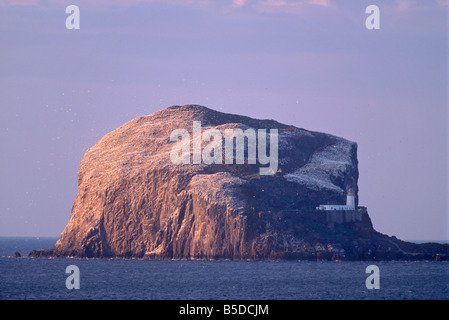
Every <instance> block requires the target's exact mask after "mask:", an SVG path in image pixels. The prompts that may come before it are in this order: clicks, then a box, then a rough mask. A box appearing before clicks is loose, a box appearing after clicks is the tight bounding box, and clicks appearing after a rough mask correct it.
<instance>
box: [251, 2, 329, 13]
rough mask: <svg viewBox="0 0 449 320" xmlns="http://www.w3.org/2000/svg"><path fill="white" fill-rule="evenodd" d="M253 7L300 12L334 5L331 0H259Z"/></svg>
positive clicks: (266, 11)
mask: <svg viewBox="0 0 449 320" xmlns="http://www.w3.org/2000/svg"><path fill="white" fill-rule="evenodd" d="M255 7H256V9H257V10H258V11H260V12H263V13H279V12H282V13H292V14H302V13H306V11H308V10H309V9H311V8H314V7H315V8H316V7H335V4H333V3H332V2H331V0H298V1H293V0H264V1H259V2H258V3H257V5H256V6H255Z"/></svg>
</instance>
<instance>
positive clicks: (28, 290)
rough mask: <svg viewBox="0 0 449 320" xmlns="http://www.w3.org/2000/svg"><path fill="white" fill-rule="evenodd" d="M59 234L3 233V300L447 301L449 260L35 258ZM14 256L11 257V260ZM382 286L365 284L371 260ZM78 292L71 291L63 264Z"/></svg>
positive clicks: (0, 250)
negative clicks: (76, 280)
mask: <svg viewBox="0 0 449 320" xmlns="http://www.w3.org/2000/svg"><path fill="white" fill-rule="evenodd" d="M55 241H56V239H55V238H50V239H49V238H40V239H36V238H34V239H33V238H0V256H2V257H1V258H0V299H164V300H174V299H201V300H214V299H251V300H253V299H262V300H265V299H267V300H278V299H281V300H297V299H357V300H358V299H389V300H392V299H394V300H396V299H426V300H427V299H444V300H447V299H449V262H431V261H428V262H400V261H391V262H375V263H373V262H310V261H288V262H267V261H264V262H254V261H251V262H250V261H244V262H243V261H239V262H237V261H174V260H168V261H149V260H125V259H112V260H103V259H41V258H40V259H31V258H26V257H22V258H13V257H11V256H12V255H13V253H14V252H15V251H19V252H21V253H22V255H24V256H26V255H27V254H28V252H29V251H30V250H31V249H36V248H50V247H51V246H52V245H53V244H54V242H55ZM8 256H9V257H8ZM371 264H375V265H377V266H378V267H379V270H380V277H379V280H380V289H371V290H369V289H367V288H366V285H365V280H366V278H367V277H368V276H369V274H366V273H365V269H366V267H367V266H368V265H371ZM69 265H76V266H78V268H79V270H80V289H79V290H69V289H67V288H66V283H65V282H66V278H67V277H68V276H69V275H68V274H66V273H65V270H66V267H67V266H69Z"/></svg>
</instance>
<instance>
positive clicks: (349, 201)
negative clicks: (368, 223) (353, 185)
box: [346, 189, 355, 210]
mask: <svg viewBox="0 0 449 320" xmlns="http://www.w3.org/2000/svg"><path fill="white" fill-rule="evenodd" d="M346 206H347V207H348V208H350V209H349V210H355V194H354V192H353V191H352V190H351V189H349V191H348V194H347V195H346Z"/></svg>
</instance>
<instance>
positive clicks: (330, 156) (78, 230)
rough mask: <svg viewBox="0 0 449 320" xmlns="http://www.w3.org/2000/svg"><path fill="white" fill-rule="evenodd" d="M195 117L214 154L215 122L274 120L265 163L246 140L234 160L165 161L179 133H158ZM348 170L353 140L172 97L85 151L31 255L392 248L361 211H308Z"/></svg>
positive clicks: (370, 251)
mask: <svg viewBox="0 0 449 320" xmlns="http://www.w3.org/2000/svg"><path fill="white" fill-rule="evenodd" d="M195 121H201V125H202V130H203V132H204V130H206V129H216V130H218V132H220V133H221V134H222V137H223V139H218V140H215V138H214V140H213V141H212V142H213V143H217V142H218V143H219V144H220V145H221V146H223V148H222V149H221V150H222V151H223V155H222V156H223V159H225V154H224V146H225V143H226V142H225V140H224V137H225V136H226V134H225V132H226V130H227V129H228V130H230V129H242V130H246V129H251V128H252V129H254V130H255V132H257V129H267V132H268V131H269V130H270V129H277V130H278V152H279V154H278V162H277V166H276V172H273V174H270V175H260V168H261V167H267V166H268V165H267V164H265V165H263V164H261V163H260V162H257V163H255V164H248V162H249V159H248V153H249V151H250V150H249V148H250V147H249V146H248V145H245V153H244V154H245V163H244V164H235V163H234V164H225V161H223V163H222V164H216V163H214V164H205V163H204V161H203V162H201V163H199V164H194V163H193V162H194V155H193V154H192V155H191V157H189V163H185V164H182V163H181V164H174V163H173V158H171V156H170V155H171V154H172V152H173V148H174V146H175V145H176V144H178V143H180V142H176V141H173V139H170V137H171V135H172V132H173V131H174V130H177V129H182V130H186V132H188V133H189V134H190V135H191V136H192V137H193V136H194V134H195V132H194V129H193V127H194V122H195ZM216 137H217V136H216ZM192 141H193V140H192ZM212 142H209V145H211V143H212ZM272 142H273V141H271V140H270V141H269V143H270V144H271V143H272ZM187 143H188V147H189V151H192V153H194V149H195V147H192V144H193V142H192V143H190V142H187ZM207 145H208V143H207V142H204V141H202V145H201V147H202V148H206V147H207ZM178 146H179V145H178ZM234 149H235V148H234ZM267 150H269V147H268V145H267ZM234 151H236V150H234ZM258 151H259V150H258ZM236 152H237V151H236ZM189 155H190V153H189ZM214 156H215V153H214ZM357 180H358V169H357V145H356V143H354V142H350V141H347V140H345V139H342V138H339V137H335V136H332V135H329V134H324V133H318V132H311V131H307V130H304V129H300V128H296V127H293V126H287V125H284V124H281V123H278V122H275V121H272V120H256V119H251V118H248V117H243V116H238V115H231V114H225V113H220V112H217V111H213V110H210V109H208V108H205V107H202V106H196V105H188V106H173V107H170V108H166V109H164V110H161V111H159V112H156V113H154V114H152V115H149V116H143V117H139V118H136V119H134V120H132V121H130V122H128V123H126V124H125V125H123V126H121V127H119V128H118V129H116V130H114V131H112V132H111V133H109V134H107V135H106V136H104V137H103V138H102V139H101V140H100V141H99V142H98V143H97V144H96V145H95V146H93V147H92V148H90V149H89V150H88V151H87V152H86V154H85V155H84V158H83V160H82V161H81V164H80V169H79V177H78V194H77V196H76V199H75V202H74V205H73V208H72V213H71V217H70V221H69V222H68V224H67V226H66V228H65V230H64V231H63V232H62V234H61V238H60V239H59V240H58V242H57V243H56V245H55V246H54V248H53V249H52V250H51V251H50V252H33V253H32V254H31V255H34V256H42V255H56V256H82V257H110V256H119V257H140V258H142V257H147V258H231V259H278V258H280V259H282V258H313V259H315V258H318V257H326V258H335V257H337V258H342V259H359V258H375V257H376V256H377V257H382V256H383V255H384V252H387V251H388V250H390V252H391V250H393V251H394V252H400V250H402V249H400V248H399V247H398V246H397V245H391V246H390V249H387V247H388V245H386V246H383V245H381V243H384V242H382V241H384V240H385V241H386V242H385V243H388V241H390V240H391V239H390V240H389V239H388V238H385V236H383V235H381V234H379V233H377V232H376V231H375V230H374V229H373V227H372V224H371V221H370V219H369V217H368V214H367V212H366V211H364V212H362V213H361V215H362V219H361V220H360V221H354V222H348V223H343V224H337V225H336V224H334V223H330V222H329V220H328V219H327V218H326V216H325V215H326V213H324V212H316V211H313V209H314V208H315V207H316V206H317V205H319V204H323V203H329V204H332V203H335V204H344V203H345V196H346V191H347V190H348V189H349V188H351V189H352V190H353V191H354V192H355V193H356V195H357V191H358V189H357ZM382 239H383V240H382ZM379 241H380V242H379ZM393 242H394V241H393ZM384 247H385V248H384ZM392 248H393V249H392ZM402 251H403V250H402Z"/></svg>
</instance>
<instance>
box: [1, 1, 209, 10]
mask: <svg viewBox="0 0 449 320" xmlns="http://www.w3.org/2000/svg"><path fill="white" fill-rule="evenodd" d="M74 2H75V3H74ZM145 3H167V4H171V5H182V6H206V5H208V4H209V3H210V1H209V0H96V1H95V2H94V1H90V0H78V1H73V0H0V7H14V6H55V7H56V6H59V7H63V6H64V7H65V6H68V5H71V4H76V5H77V6H79V7H80V8H81V7H92V6H95V7H110V6H133V5H136V4H145Z"/></svg>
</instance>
